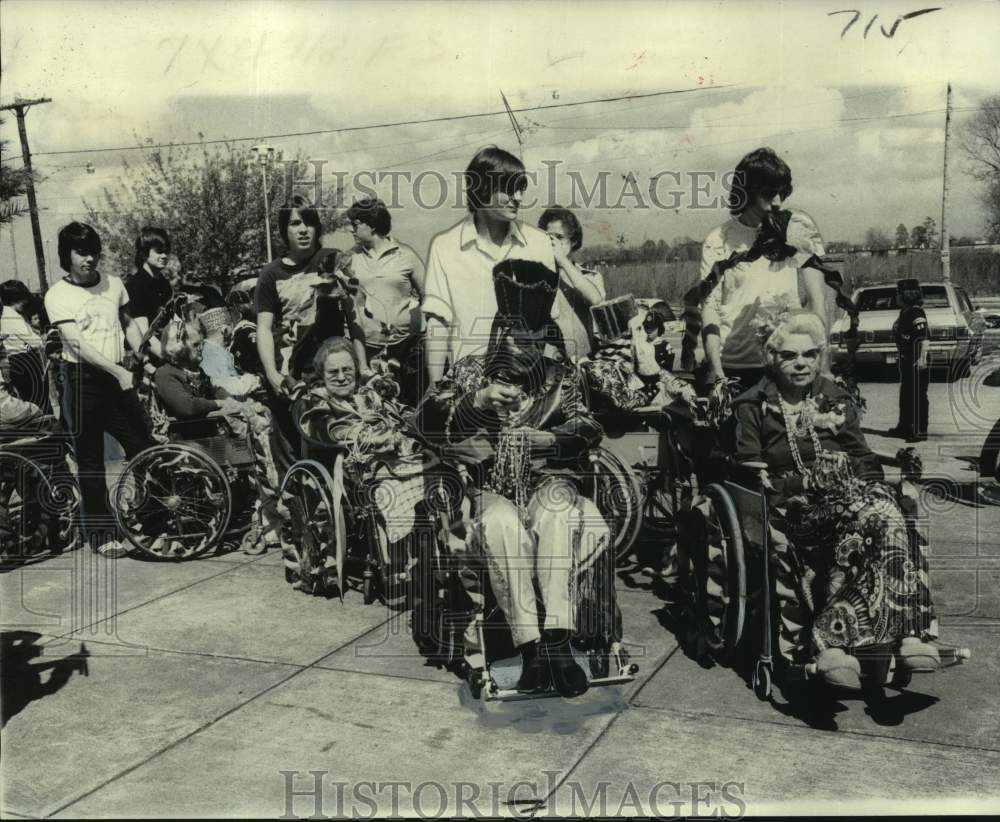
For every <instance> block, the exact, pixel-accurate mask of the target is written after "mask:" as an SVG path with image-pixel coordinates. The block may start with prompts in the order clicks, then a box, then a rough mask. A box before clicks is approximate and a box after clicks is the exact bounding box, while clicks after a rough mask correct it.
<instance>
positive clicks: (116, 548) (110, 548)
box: [97, 539, 128, 559]
mask: <svg viewBox="0 0 1000 822" xmlns="http://www.w3.org/2000/svg"><path fill="white" fill-rule="evenodd" d="M97 553H99V554H100V555H101V556H102V557H104V558H105V559H121V558H122V557H123V556H125V555H126V554H127V553H128V548H126V547H125V546H124V545H123V544H122V543H121V542H119V541H118V540H116V539H112V540H108V541H107V542H105V543H104V544H103V545H99V546H98V547H97Z"/></svg>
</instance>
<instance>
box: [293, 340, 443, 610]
mask: <svg viewBox="0 0 1000 822" xmlns="http://www.w3.org/2000/svg"><path fill="white" fill-rule="evenodd" d="M313 373H314V374H315V375H316V379H315V382H314V383H313V384H312V385H311V386H309V387H307V388H306V390H305V392H304V393H302V395H301V396H300V397H299V398H298V399H297V400H296V402H295V404H294V407H293V416H294V418H295V422H296V425H297V426H298V428H299V431H300V434H301V440H302V449H303V450H302V454H301V457H302V459H300V460H299V461H298V462H296V463H295V464H294V465H292V466H291V468H290V469H289V471H288V473H287V474H286V475H285V478H284V481H283V482H282V494H283V497H284V498H287V499H288V505H289V507H290V511H291V516H290V519H289V521H288V522H287V524H286V529H285V531H286V537H285V539H284V540H283V544H284V552H285V568H286V577H287V578H288V580H289V581H290V582H291V583H292V584H293V586H294V587H296V588H299V589H301V590H304V591H306V592H309V593H316V594H322V593H327V592H328V591H329V590H331V589H333V588H336V590H337V591H338V592H339V593H340V595H341V597H343V593H344V589H345V587H348V586H349V584H350V576H351V575H350V571H351V568H349V567H347V566H348V565H351V564H356V563H350V562H349V561H350V560H354V559H360V560H361V562H362V564H363V569H364V573H363V577H362V579H363V585H364V595H365V601H366V602H370V601H372V600H373V599H374V597H375V594H376V593H381V594H382V595H383V596H387V595H388V594H389V591H390V588H392V587H393V585H394V583H403V582H407V581H409V579H410V573H409V572H410V571H411V570H412V568H413V567H414V566H415V565H416V563H417V556H416V553H415V550H416V546H415V545H414V544H413V540H412V539H411V537H413V536H414V535H415V532H416V531H417V530H419V529H420V528H422V527H423V526H424V525H427V524H428V523H429V519H428V518H427V513H428V511H427V501H428V500H429V499H430V496H431V495H432V494H431V486H440V484H441V483H444V484H446V485H450V487H451V490H452V491H454V489H455V487H456V486H460V483H459V481H458V479H457V477H451V478H448V477H447V472H446V471H444V469H443V468H442V470H439V471H432V470H431V469H432V468H433V467H434V465H435V464H436V463H437V460H434V459H433V458H431V456H430V455H429V454H427V453H426V452H425V449H424V447H423V445H422V444H421V442H420V441H419V440H418V438H417V437H416V436H415V432H414V431H413V428H412V420H411V418H410V416H411V415H412V411H410V412H408V411H407V409H406V408H405V407H404V406H402V405H400V404H399V403H398V402H397V401H396V397H397V396H398V394H399V386H398V385H397V384H396V383H395V381H394V380H392V379H391V378H390V377H389V376H387V375H385V374H381V375H374V376H371V377H370V378H369V379H368V380H367V381H365V382H362V368H361V363H360V362H359V360H358V356H357V350H356V346H355V345H354V344H353V343H352V342H351V341H350V340H348V339H346V338H344V337H331V338H329V339H327V340H326V341H325V342H323V343H322V345H321V346H320V347H319V350H318V351H317V353H316V355H315V358H314V363H313ZM351 537H354V539H353V540H352V539H351ZM357 537H367V539H360V540H359V539H357ZM401 554H405V557H403V558H401V557H400V555H401ZM359 555H360V556H359ZM376 583H379V584H380V586H381V588H380V590H379V591H376Z"/></svg>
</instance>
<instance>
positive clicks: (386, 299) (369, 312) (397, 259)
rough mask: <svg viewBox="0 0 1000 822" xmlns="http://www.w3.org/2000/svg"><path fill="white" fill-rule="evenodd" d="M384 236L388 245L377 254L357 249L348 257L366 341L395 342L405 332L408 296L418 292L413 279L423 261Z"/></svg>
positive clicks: (418, 275)
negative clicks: (357, 286) (359, 290)
mask: <svg viewBox="0 0 1000 822" xmlns="http://www.w3.org/2000/svg"><path fill="white" fill-rule="evenodd" d="M386 239H387V240H388V241H389V245H387V246H386V247H385V248H384V249H383V250H382V251H381V252H380V253H379V254H378V255H376V254H375V253H374V252H370V251H357V252H355V253H354V255H353V256H352V257H351V273H352V274H353V275H354V276H355V277H356V278H357V280H358V284H359V285H360V286H361V293H360V294H359V298H360V299H359V300H358V302H359V306H358V308H359V309H360V310H359V311H358V323H359V324H360V326H361V328H362V329H363V330H364V332H365V342H366V343H368V344H369V345H381V344H383V343H395V342H399V341H400V340H403V339H406V337H408V336H409V334H410V331H411V318H410V307H411V303H410V300H411V299H412V298H413V296H414V295H419V293H420V292H419V288H418V286H417V281H418V280H419V279H420V278H422V277H423V273H424V264H423V263H422V262H421V260H420V257H418V256H417V253H416V252H415V251H414V250H413V249H412V248H410V247H409V246H408V245H405V244H403V243H399V242H396V241H395V240H393V239H392V238H391V237H387V238H386ZM413 304H414V305H415V304H416V303H415V302H414V303H413Z"/></svg>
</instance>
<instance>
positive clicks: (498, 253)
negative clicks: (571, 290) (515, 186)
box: [421, 214, 556, 363]
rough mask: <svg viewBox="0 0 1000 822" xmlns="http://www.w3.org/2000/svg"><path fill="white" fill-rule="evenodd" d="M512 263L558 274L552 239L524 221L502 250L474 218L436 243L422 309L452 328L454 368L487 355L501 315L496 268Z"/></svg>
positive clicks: (512, 231) (517, 224) (429, 260)
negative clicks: (492, 331) (529, 263)
mask: <svg viewBox="0 0 1000 822" xmlns="http://www.w3.org/2000/svg"><path fill="white" fill-rule="evenodd" d="M506 259H512V260H532V261H534V262H539V263H542V264H544V265H546V266H548V267H549V268H550V269H552V270H553V271H555V270H556V260H555V255H554V253H553V251H552V241H551V240H550V239H549V237H548V235H547V234H546V233H545V232H544V231H541V230H540V229H537V228H535V227H534V226H529V225H525V224H524V223H522V222H519V221H518V222H513V223H511V225H510V231H508V232H507V236H506V237H505V238H504V241H503V242H502V243H501V244H500V245H496V244H495V243H493V242H491V241H490V240H489V239H488V238H485V237H481V236H480V235H479V232H478V231H476V224H475V222H474V221H473V218H472V215H471V214H469V215H468V216H467V217H465V218H464V219H463V220H462V221H461V222H459V223H456V224H455V225H453V226H452V227H451V228H449V229H447V230H446V231H442V232H441V233H440V234H438V235H437V236H435V237H434V238H433V239H432V240H431V246H430V250H429V251H428V252H427V281H426V284H425V289H424V301H423V303H422V304H421V310H422V311H423V312H424V314H426V315H428V316H431V317H435V318H437V319H439V320H441V321H442V322H443V323H444V324H445V325H448V326H449V327H450V329H451V331H450V334H449V339H448V346H449V352H450V359H451V362H452V363H455V362H458V360H460V359H461V358H462V357H466V356H469V355H473V354H482V353H484V352H485V351H486V347H487V344H488V343H489V338H490V328H491V327H492V325H493V318H494V316H495V315H496V313H497V298H496V292H495V291H494V290H493V267H494V266H495V265H496V264H497V263H499V262H500V261H501V260H506ZM553 317H556V309H555V308H554V307H553Z"/></svg>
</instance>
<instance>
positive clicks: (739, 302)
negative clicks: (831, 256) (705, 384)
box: [701, 148, 826, 390]
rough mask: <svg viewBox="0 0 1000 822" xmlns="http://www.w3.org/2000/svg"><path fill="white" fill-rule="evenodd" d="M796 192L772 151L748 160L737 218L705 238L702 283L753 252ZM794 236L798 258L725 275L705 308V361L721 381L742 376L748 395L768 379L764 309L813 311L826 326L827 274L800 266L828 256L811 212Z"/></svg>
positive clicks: (793, 224)
mask: <svg viewBox="0 0 1000 822" xmlns="http://www.w3.org/2000/svg"><path fill="white" fill-rule="evenodd" d="M791 193H792V172H791V169H790V168H789V167H788V165H787V164H786V163H785V162H784V161H783V160H782V159H781V158H780V157H778V155H777V154H775V152H774V151H773V150H772V149H770V148H758V149H756V150H754V151H751V152H750V153H749V154H747V155H746V156H745V157H744V158H743V159H742V160H740V162H739V164H738V165H737V166H736V173H735V176H734V179H733V188H732V192H731V194H730V202H729V210H730V213H731V215H732V216H731V217H730V218H729V219H728V220H727V221H726V222H724V223H723V224H722V225H720V226H718V227H717V228H715V229H713V230H712V231H711V232H710V233H709V235H708V237H707V238H706V239H705V243H704V245H703V246H702V253H701V279H703V280H704V279H706V278H707V277H708V276H709V274H710V273H711V271H712V267H713V266H714V265H715V263H717V262H719V261H721V260H726V259H728V258H729V256H730V255H731V254H732V253H733V252H734V251H746V250H747V249H749V248H750V247H751V246H752V245H753V244H754V241H755V240H756V239H757V234H758V231H759V229H760V225H761V222H762V221H763V219H764V217H765V215H766V214H767V213H768V212H769V211H771V210H772V209H778V208H780V207H781V205H782V203H783V202H784V201H785V200H786V199H787V198H788V197H789V196H791ZM788 235H789V243H790V244H791V245H794V246H796V248H797V253H796V254H795V255H794V256H791V257H788V258H787V259H784V260H781V261H780V262H771V261H769V260H768V259H767V258H766V257H760V258H758V259H756V260H754V261H753V262H742V263H739V264H738V265H736V266H734V267H733V268H731V269H729V270H728V271H727V272H726V273H725V275H724V276H723V279H722V281H721V282H720V283H719V285H717V286H716V287H715V288H714V289H713V291H712V293H711V294H710V295H709V296H708V298H707V299H706V300H705V301H704V303H703V305H702V324H703V327H702V339H703V340H704V344H705V358H706V359H707V361H708V365H709V368H710V372H711V374H710V376H712V377H714V378H715V379H716V380H720V379H724V378H726V377H736V378H738V379H739V380H740V385H741V387H742V390H746V389H747V388H750V387H751V386H753V385H754V384H755V383H756V382H758V381H759V380H760V379H761V377H763V376H764V359H763V353H762V351H761V347H760V344H759V343H758V341H757V336H756V333H755V329H754V326H753V319H754V316H755V315H756V313H757V309H758V308H760V307H761V306H764V307H773V306H775V305H779V304H785V305H788V306H790V307H794V308H808V309H809V310H810V311H812V312H813V313H815V314H818V315H819V316H820V317H822V318H823V319H824V322H825V321H826V301H825V291H824V289H825V287H826V285H825V282H824V280H823V274H822V272H821V271H819V270H818V269H815V268H801V267H800V266H802V265H803V263H805V261H806V260H808V259H809V257H811V256H812V255H816V256H822V255H823V253H824V250H823V240H822V238H821V237H820V234H819V229H818V228H816V224H815V223H814V222H813V221H812V218H811V217H810V216H809V215H808V214H806V213H805V212H802V211H793V212H792V216H791V219H790V222H789V225H788ZM793 237H794V240H793V239H792V238H793ZM802 294H804V295H805V300H803V299H802V297H801V295H802Z"/></svg>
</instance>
